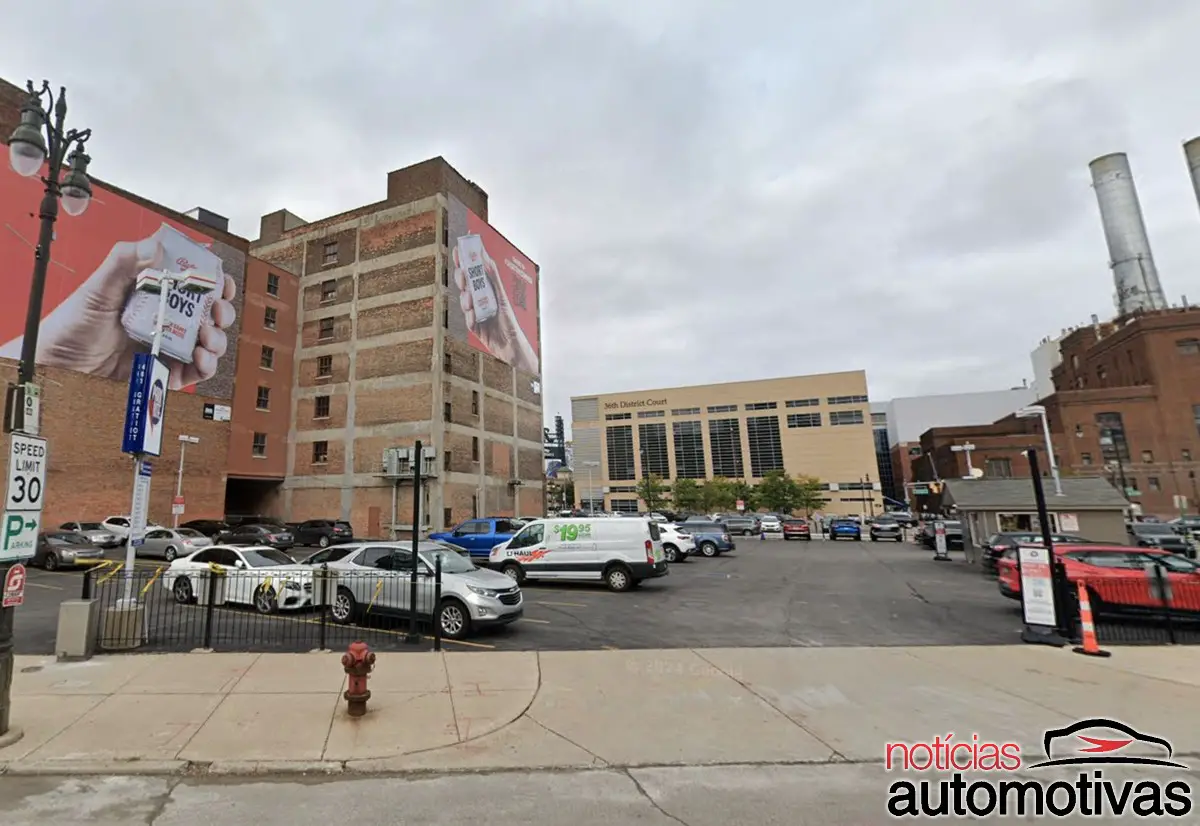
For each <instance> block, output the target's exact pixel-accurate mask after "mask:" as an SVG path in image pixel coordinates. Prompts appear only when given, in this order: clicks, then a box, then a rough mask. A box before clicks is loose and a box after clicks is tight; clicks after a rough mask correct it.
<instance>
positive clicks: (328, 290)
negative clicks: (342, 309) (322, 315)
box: [321, 278, 337, 303]
mask: <svg viewBox="0 0 1200 826" xmlns="http://www.w3.org/2000/svg"><path fill="white" fill-rule="evenodd" d="M336 298H337V281H335V280H334V279H332V278H331V279H329V280H328V281H322V282H321V302H322V303H325V302H329V301H333V300H334V299H336Z"/></svg>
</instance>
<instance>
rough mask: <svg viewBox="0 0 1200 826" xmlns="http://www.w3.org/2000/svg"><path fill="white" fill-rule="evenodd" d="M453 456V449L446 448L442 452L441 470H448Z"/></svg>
mask: <svg viewBox="0 0 1200 826" xmlns="http://www.w3.org/2000/svg"><path fill="white" fill-rule="evenodd" d="M453 458H454V452H453V451H450V450H446V451H443V452H442V470H450V460H451V459H453Z"/></svg>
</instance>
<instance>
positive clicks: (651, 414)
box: [638, 410, 667, 419]
mask: <svg viewBox="0 0 1200 826" xmlns="http://www.w3.org/2000/svg"><path fill="white" fill-rule="evenodd" d="M666 415H667V414H666V411H663V410H639V411H638V418H639V419H661V418H663V417H664V416H666Z"/></svg>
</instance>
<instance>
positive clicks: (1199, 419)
mask: <svg viewBox="0 0 1200 826" xmlns="http://www.w3.org/2000/svg"><path fill="white" fill-rule="evenodd" d="M1192 423H1193V424H1194V425H1196V432H1197V433H1200V404H1193V405H1192Z"/></svg>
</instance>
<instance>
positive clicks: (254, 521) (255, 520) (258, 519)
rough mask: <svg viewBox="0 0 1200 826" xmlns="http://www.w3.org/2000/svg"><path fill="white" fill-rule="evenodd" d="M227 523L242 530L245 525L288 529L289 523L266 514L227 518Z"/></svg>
mask: <svg viewBox="0 0 1200 826" xmlns="http://www.w3.org/2000/svg"><path fill="white" fill-rule="evenodd" d="M225 522H226V523H227V524H228V525H229V527H230V528H240V527H242V526H243V525H274V526H275V527H277V528H287V527H288V523H286V522H284V521H283V520H282V519H280V518H279V517H277V516H267V515H266V514H265V513H259V514H248V515H242V516H232V515H230V516H226V517H225Z"/></svg>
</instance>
